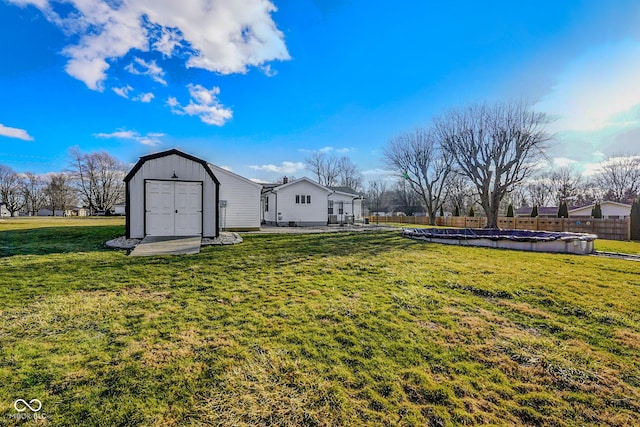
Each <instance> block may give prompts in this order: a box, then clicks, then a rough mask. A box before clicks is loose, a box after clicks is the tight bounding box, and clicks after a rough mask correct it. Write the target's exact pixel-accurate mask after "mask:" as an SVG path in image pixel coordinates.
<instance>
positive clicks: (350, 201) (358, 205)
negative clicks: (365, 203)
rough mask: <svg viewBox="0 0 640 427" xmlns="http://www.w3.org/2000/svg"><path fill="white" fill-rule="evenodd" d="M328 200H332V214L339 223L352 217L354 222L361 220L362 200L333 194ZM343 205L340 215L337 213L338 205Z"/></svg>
mask: <svg viewBox="0 0 640 427" xmlns="http://www.w3.org/2000/svg"><path fill="white" fill-rule="evenodd" d="M329 200H333V214H334V215H337V220H338V222H339V223H342V222H345V221H346V220H347V218H348V217H351V216H353V219H354V221H361V220H362V200H361V199H355V200H354V196H349V195H346V194H341V193H333V194H331V195H330V196H329ZM339 202H342V203H343V204H344V213H343V214H342V215H340V214H339V213H338V203H339Z"/></svg>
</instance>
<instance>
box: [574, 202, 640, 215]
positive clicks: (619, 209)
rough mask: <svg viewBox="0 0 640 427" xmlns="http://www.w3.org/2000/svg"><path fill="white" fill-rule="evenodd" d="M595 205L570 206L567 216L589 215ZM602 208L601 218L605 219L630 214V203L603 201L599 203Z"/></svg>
mask: <svg viewBox="0 0 640 427" xmlns="http://www.w3.org/2000/svg"><path fill="white" fill-rule="evenodd" d="M594 207H595V204H591V205H587V206H582V207H577V208H571V209H569V218H571V217H589V218H590V217H591V211H592V210H593V208H594ZM600 208H601V209H602V218H607V219H622V218H628V217H629V216H630V215H631V205H628V204H626V203H618V202H611V201H605V202H601V203H600Z"/></svg>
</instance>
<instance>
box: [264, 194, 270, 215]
mask: <svg viewBox="0 0 640 427" xmlns="http://www.w3.org/2000/svg"><path fill="white" fill-rule="evenodd" d="M264 211H265V212H269V196H267V197H265V199H264Z"/></svg>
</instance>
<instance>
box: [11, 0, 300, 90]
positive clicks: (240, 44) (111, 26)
mask: <svg viewBox="0 0 640 427" xmlns="http://www.w3.org/2000/svg"><path fill="white" fill-rule="evenodd" d="M8 1H9V2H10V3H14V4H16V5H18V6H25V5H29V4H30V5H33V6H35V7H37V8H38V9H40V10H41V11H42V12H43V13H44V14H45V16H46V17H47V19H49V20H50V21H51V22H53V23H54V24H56V25H58V26H59V27H61V28H62V29H63V30H64V31H65V33H67V34H68V35H69V36H70V37H73V38H77V39H78V42H77V43H75V44H73V45H69V46H67V47H66V48H65V49H64V50H63V54H64V55H66V56H67V57H69V61H68V62H67V65H66V71H67V73H68V74H70V75H71V76H73V77H75V78H77V79H79V80H81V81H83V82H84V83H85V84H86V85H87V87H89V88H90V89H93V90H103V84H104V81H105V79H106V77H107V74H106V73H107V70H108V69H109V67H110V61H108V60H113V59H119V58H122V57H124V56H125V55H126V54H127V53H129V52H130V51H132V50H138V51H141V52H148V51H150V50H152V51H157V52H159V53H161V54H163V55H164V56H165V57H171V56H173V55H174V54H175V51H176V47H178V46H180V47H182V48H183V49H181V54H184V55H185V57H186V64H185V65H186V67H195V68H202V69H205V70H208V71H213V72H217V73H221V74H231V73H245V72H246V71H247V67H250V66H255V67H260V66H262V65H263V64H264V63H266V62H268V61H273V60H288V59H290V56H289V53H288V51H287V48H286V46H285V43H284V35H283V33H282V32H281V31H280V30H278V29H277V27H276V25H275V23H274V21H273V19H272V17H271V14H272V13H273V12H275V11H276V7H275V6H274V5H273V3H271V1H269V0H183V1H179V2H178V1H175V0H119V1H102V0H67V2H65V3H67V4H69V5H70V6H72V7H73V8H74V9H75V10H74V11H73V12H72V13H68V14H66V15H64V16H61V15H59V14H58V13H56V11H55V9H54V8H53V6H52V4H56V3H57V1H55V0H50V1H45V0H8ZM139 65H141V64H139ZM264 70H267V73H273V71H271V69H270V67H269V68H263V71H264ZM155 76H156V77H159V78H160V79H162V77H161V76H158V75H157V74H156V75H155Z"/></svg>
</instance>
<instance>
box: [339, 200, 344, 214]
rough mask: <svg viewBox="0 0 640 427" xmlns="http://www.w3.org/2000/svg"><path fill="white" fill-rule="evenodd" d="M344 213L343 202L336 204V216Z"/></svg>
mask: <svg viewBox="0 0 640 427" xmlns="http://www.w3.org/2000/svg"><path fill="white" fill-rule="evenodd" d="M343 213H344V202H338V215H342V214H343Z"/></svg>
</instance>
